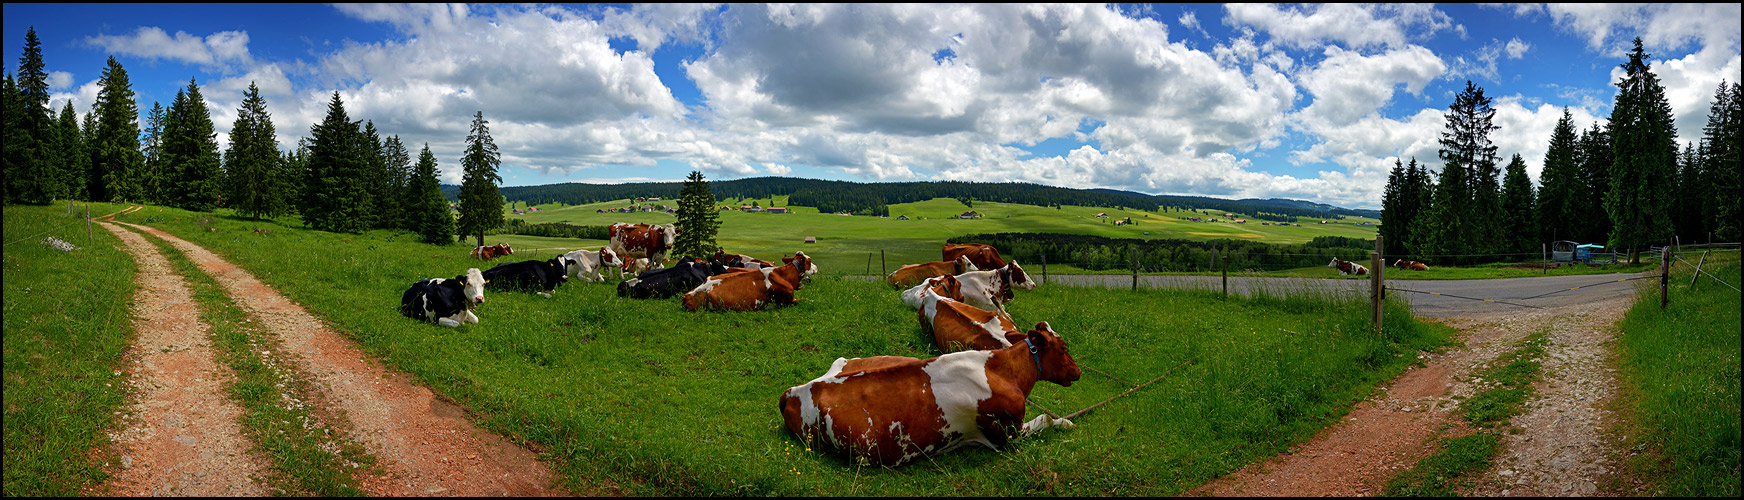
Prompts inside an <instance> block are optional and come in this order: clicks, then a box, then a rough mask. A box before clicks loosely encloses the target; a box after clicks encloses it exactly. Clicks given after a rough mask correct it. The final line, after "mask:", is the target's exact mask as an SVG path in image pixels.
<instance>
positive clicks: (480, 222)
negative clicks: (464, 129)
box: [457, 111, 503, 246]
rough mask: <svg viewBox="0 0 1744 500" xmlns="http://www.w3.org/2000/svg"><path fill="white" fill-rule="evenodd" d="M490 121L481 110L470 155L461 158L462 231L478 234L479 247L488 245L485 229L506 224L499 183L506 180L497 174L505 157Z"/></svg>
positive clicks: (475, 121)
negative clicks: (501, 154) (492, 130)
mask: <svg viewBox="0 0 1744 500" xmlns="http://www.w3.org/2000/svg"><path fill="white" fill-rule="evenodd" d="M489 124H490V122H489V121H486V120H485V119H484V112H483V111H479V112H478V113H477V114H475V115H473V118H472V133H471V134H470V135H467V136H466V155H465V156H462V157H461V159H460V169H461V180H460V220H459V223H458V224H457V225H458V228H457V229H458V230H459V231H460V233H459V234H461V235H467V236H471V235H476V236H477V237H478V246H484V232H485V231H487V230H490V229H495V228H497V227H500V226H502V225H503V196H502V195H501V194H498V193H497V185H498V184H501V183H502V182H503V178H502V176H501V175H498V174H497V166H499V165H501V164H502V158H501V156H500V154H498V153H497V144H496V141H494V140H492V139H491V135H490V126H489Z"/></svg>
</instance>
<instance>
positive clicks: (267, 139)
mask: <svg viewBox="0 0 1744 500" xmlns="http://www.w3.org/2000/svg"><path fill="white" fill-rule="evenodd" d="M283 161H284V157H283V156H280V155H279V144H278V134H277V131H276V130H275V129H274V128H273V123H272V115H271V114H269V113H267V110H266V99H263V98H261V96H260V88H259V87H257V86H255V84H254V82H249V84H248V90H246V91H243V93H242V106H241V107H239V108H237V109H236V121H235V122H234V123H233V124H232V125H231V127H230V147H229V149H226V150H225V151H224V175H225V177H226V179H225V180H226V182H225V186H226V192H227V193H229V194H228V195H227V196H226V201H227V202H228V204H229V205H230V207H231V208H234V209H236V213H239V214H243V215H246V216H249V217H252V218H254V220H260V219H261V218H263V217H264V218H273V217H278V216H280V215H283V214H284V213H285V212H286V211H288V210H289V206H290V204H289V197H287V196H286V195H285V185H286V184H288V183H289V179H288V178H286V177H284V174H285V168H284V167H283V166H281V165H280V164H279V163H280V162H283Z"/></svg>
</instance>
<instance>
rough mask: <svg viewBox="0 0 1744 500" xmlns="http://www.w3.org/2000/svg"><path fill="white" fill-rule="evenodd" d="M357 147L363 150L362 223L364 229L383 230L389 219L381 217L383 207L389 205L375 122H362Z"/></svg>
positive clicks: (382, 146)
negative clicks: (361, 130) (361, 131)
mask: <svg viewBox="0 0 1744 500" xmlns="http://www.w3.org/2000/svg"><path fill="white" fill-rule="evenodd" d="M359 140H360V141H361V142H360V144H359V146H360V147H362V148H363V172H364V175H363V176H362V177H361V178H359V179H358V180H359V181H362V183H363V187H364V190H363V206H364V210H363V213H362V214H361V215H362V216H363V223H364V225H365V227H369V228H375V229H385V228H387V227H389V226H387V225H385V224H388V223H390V222H391V219H384V218H383V217H382V216H383V214H382V210H383V209H384V207H383V205H386V204H388V203H391V201H389V200H390V198H387V197H386V196H387V195H388V194H389V193H388V192H387V189H388V178H387V169H388V168H387V160H386V159H385V158H384V157H383V156H384V154H385V153H386V148H385V146H384V145H383V144H382V140H381V133H380V132H378V131H376V129H375V120H369V121H365V122H363V135H362V136H361V137H359Z"/></svg>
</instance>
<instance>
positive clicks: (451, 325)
mask: <svg viewBox="0 0 1744 500" xmlns="http://www.w3.org/2000/svg"><path fill="white" fill-rule="evenodd" d="M436 324H438V325H442V326H446V327H449V328H454V327H457V326H460V322H459V321H455V320H453V319H451V318H436Z"/></svg>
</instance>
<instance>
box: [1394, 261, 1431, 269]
mask: <svg viewBox="0 0 1744 500" xmlns="http://www.w3.org/2000/svg"><path fill="white" fill-rule="evenodd" d="M1393 267H1397V268H1399V269H1409V270H1412V271H1428V270H1429V264H1424V263H1422V262H1417V261H1415V260H1405V259H1399V260H1395V261H1393Z"/></svg>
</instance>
